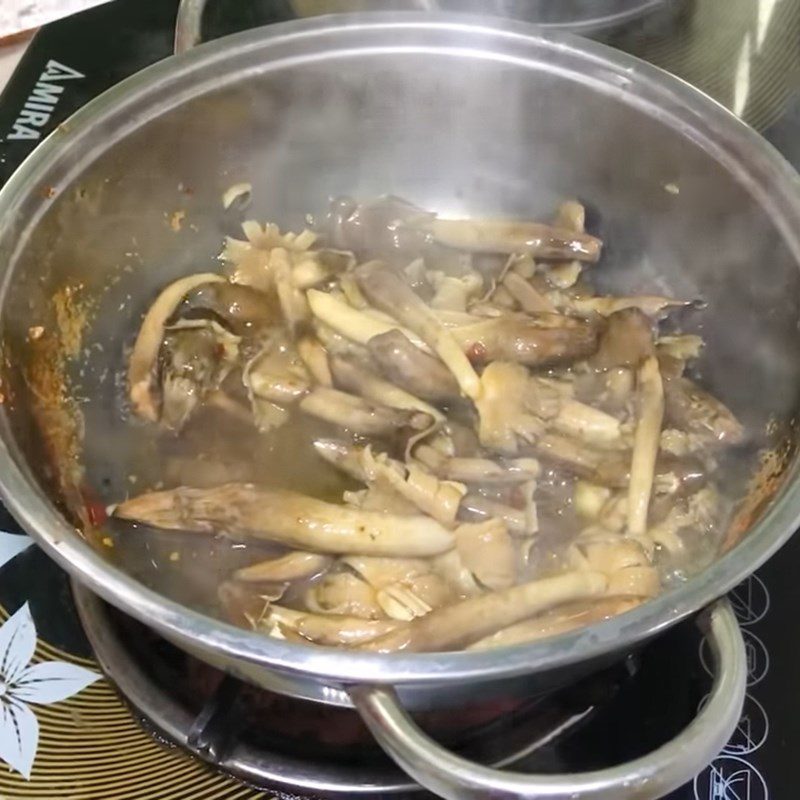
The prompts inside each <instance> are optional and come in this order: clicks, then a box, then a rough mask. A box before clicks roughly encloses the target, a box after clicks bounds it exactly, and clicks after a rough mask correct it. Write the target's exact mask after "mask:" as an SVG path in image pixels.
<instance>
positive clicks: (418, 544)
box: [114, 483, 455, 558]
mask: <svg viewBox="0 0 800 800" xmlns="http://www.w3.org/2000/svg"><path fill="white" fill-rule="evenodd" d="M114 515H115V516H116V517H119V518H122V519H128V520H134V521H136V522H141V523H144V524H146V525H151V526H153V527H155V528H163V529H165V530H182V531H198V532H206V533H222V534H224V535H225V536H228V537H230V538H232V539H245V540H247V539H258V540H265V541H270V542H278V543H280V544H284V545H286V546H288V547H293V548H296V549H298V550H307V551H311V552H315V553H323V554H337V553H341V554H347V553H357V554H360V555H375V556H399V557H402V558H406V557H417V556H432V555H437V554H439V553H444V552H446V551H447V550H450V549H451V548H452V547H453V546H454V545H455V539H454V536H453V533H452V532H451V531H449V530H447V528H445V527H443V526H442V525H440V524H439V523H438V522H436V521H435V520H433V519H431V518H430V517H426V516H421V515H411V516H396V515H392V514H381V513H378V512H372V511H361V510H359V509H353V508H349V507H347V506H341V505H334V504H333V503H326V502H324V501H322V500H317V499H315V498H313V497H308V496H306V495H302V494H298V493H297V492H290V491H285V490H279V489H274V490H272V489H261V488H258V487H256V486H253V485H252V484H249V483H228V484H224V485H222V486H218V487H215V488H212V489H192V488H190V487H187V486H181V487H179V488H177V489H170V490H168V491H162V492H148V493H146V494H142V495H139V496H138V497H133V498H131V499H130V500H126V501H125V502H124V503H120V504H119V505H118V506H117V508H116V510H115V512H114Z"/></svg>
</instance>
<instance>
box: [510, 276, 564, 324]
mask: <svg viewBox="0 0 800 800" xmlns="http://www.w3.org/2000/svg"><path fill="white" fill-rule="evenodd" d="M502 285H503V286H505V287H506V289H507V290H508V293H509V294H510V295H511V296H512V297H513V298H514V299H515V300H516V301H517V302H518V303H519V305H520V308H522V310H523V311H525V312H527V313H528V314H537V313H540V312H542V311H544V312H549V313H553V312H555V310H556V307H555V306H554V305H553V304H552V303H551V302H550V300H548V299H547V298H546V297H545V296H544V295H543V294H542V293H541V292H537V291H536V289H534V288H533V286H531V285H530V283H528V281H526V280H525V278H523V277H522V275H518V274H517V273H516V272H509V273H508V274H507V275H506V276H505V278H503V282H502Z"/></svg>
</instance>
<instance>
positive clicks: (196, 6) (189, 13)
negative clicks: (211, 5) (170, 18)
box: [174, 0, 206, 55]
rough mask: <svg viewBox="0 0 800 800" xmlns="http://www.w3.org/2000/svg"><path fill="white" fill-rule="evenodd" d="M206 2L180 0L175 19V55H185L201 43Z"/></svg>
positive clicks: (203, 0)
mask: <svg viewBox="0 0 800 800" xmlns="http://www.w3.org/2000/svg"><path fill="white" fill-rule="evenodd" d="M205 7H206V0H181V2H180V3H179V5H178V16H177V18H176V19H175V45H174V49H175V55H178V54H179V53H185V52H186V51H187V50H191V49H192V48H193V47H196V46H197V45H198V44H200V42H201V41H202V37H201V28H200V26H201V23H202V21H203V10H204V9H205Z"/></svg>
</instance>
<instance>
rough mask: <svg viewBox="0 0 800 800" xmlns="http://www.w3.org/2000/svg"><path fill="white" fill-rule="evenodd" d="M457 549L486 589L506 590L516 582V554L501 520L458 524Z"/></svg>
mask: <svg viewBox="0 0 800 800" xmlns="http://www.w3.org/2000/svg"><path fill="white" fill-rule="evenodd" d="M456 550H457V551H458V554H459V556H460V557H461V562H462V563H463V564H464V566H465V567H466V568H467V569H468V570H469V571H470V572H472V574H473V575H474V576H475V578H476V579H477V580H478V582H479V583H481V584H483V585H484V586H486V587H488V588H489V589H506V588H508V587H509V586H511V585H512V584H513V583H514V582H515V580H516V577H517V563H516V562H517V558H516V552H515V550H514V544H513V542H512V540H511V537H510V536H509V535H508V528H507V527H506V524H505V523H504V522H503V521H502V520H500V519H489V520H487V521H486V522H474V523H469V522H467V523H464V524H462V525H459V526H458V527H457V528H456Z"/></svg>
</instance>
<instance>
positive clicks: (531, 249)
mask: <svg viewBox="0 0 800 800" xmlns="http://www.w3.org/2000/svg"><path fill="white" fill-rule="evenodd" d="M425 228H426V230H429V231H430V232H431V234H432V235H433V238H434V239H435V240H436V241H437V242H439V243H440V244H444V245H447V246H448V247H456V248H458V249H459V250H468V251H470V252H473V253H530V254H531V255H532V256H533V257H534V258H548V259H559V260H565V259H577V260H579V261H590V262H593V261H597V259H598V258H600V250H601V249H602V246H603V243H602V242H601V241H600V240H599V239H597V238H595V237H594V236H590V235H589V234H588V233H580V232H578V231H571V230H567V229H564V228H555V227H553V226H551V225H545V224H543V223H539V222H521V221H517V220H508V219H434V220H431V221H430V222H427V223H425Z"/></svg>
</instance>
